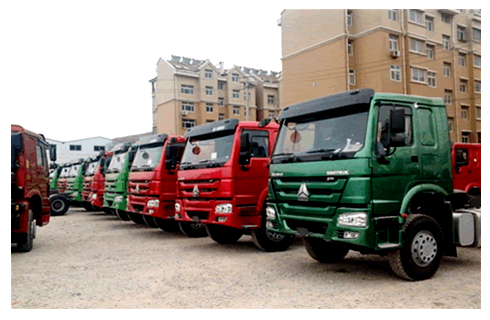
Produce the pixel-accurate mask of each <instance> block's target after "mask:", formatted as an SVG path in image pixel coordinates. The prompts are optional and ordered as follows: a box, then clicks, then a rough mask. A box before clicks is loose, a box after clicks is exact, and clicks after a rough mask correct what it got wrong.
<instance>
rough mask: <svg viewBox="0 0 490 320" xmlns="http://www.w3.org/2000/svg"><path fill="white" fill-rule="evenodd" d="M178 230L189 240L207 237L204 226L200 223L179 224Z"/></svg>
mask: <svg viewBox="0 0 490 320" xmlns="http://www.w3.org/2000/svg"><path fill="white" fill-rule="evenodd" d="M179 228H180V231H182V233H183V234H185V235H186V236H188V237H189V238H202V237H206V236H207V235H208V233H207V232H206V227H205V224H204V223H200V222H179Z"/></svg>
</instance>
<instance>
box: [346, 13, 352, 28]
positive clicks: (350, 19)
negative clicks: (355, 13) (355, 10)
mask: <svg viewBox="0 0 490 320" xmlns="http://www.w3.org/2000/svg"><path fill="white" fill-rule="evenodd" d="M347 25H348V26H352V10H347Z"/></svg>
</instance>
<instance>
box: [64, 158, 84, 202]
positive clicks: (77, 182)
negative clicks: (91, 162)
mask: <svg viewBox="0 0 490 320" xmlns="http://www.w3.org/2000/svg"><path fill="white" fill-rule="evenodd" d="M87 165H88V160H87V159H82V158H80V159H78V160H75V161H73V162H72V166H71V169H70V174H69V175H68V181H67V183H66V191H65V193H66V195H67V197H68V198H69V199H70V201H71V202H72V203H74V204H76V205H77V206H79V205H81V203H82V192H83V177H84V174H85V171H86V170H87Z"/></svg>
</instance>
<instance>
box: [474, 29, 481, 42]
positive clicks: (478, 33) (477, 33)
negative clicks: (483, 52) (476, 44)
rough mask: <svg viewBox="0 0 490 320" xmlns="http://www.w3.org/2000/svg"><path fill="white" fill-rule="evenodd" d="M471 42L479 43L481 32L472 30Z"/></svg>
mask: <svg viewBox="0 0 490 320" xmlns="http://www.w3.org/2000/svg"><path fill="white" fill-rule="evenodd" d="M473 40H476V41H481V30H480V29H476V28H473Z"/></svg>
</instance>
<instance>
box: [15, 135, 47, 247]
mask: <svg viewBox="0 0 490 320" xmlns="http://www.w3.org/2000/svg"><path fill="white" fill-rule="evenodd" d="M47 150H49V145H48V143H47V142H46V139H45V138H44V136H42V135H40V134H36V133H34V132H31V131H29V130H26V129H24V128H23V127H21V126H19V125H11V149H10V156H11V167H10V168H11V170H10V179H11V193H10V204H11V220H10V222H11V230H12V232H11V243H15V244H16V245H17V250H18V251H21V252H27V251H31V250H32V248H33V243H34V242H33V241H34V238H35V236H36V226H39V227H42V226H45V225H47V224H48V223H49V218H50V205H49V198H48V197H49V169H48V157H47ZM50 157H51V160H52V161H55V160H56V156H55V154H54V153H53V151H52V152H51V156H50Z"/></svg>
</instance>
